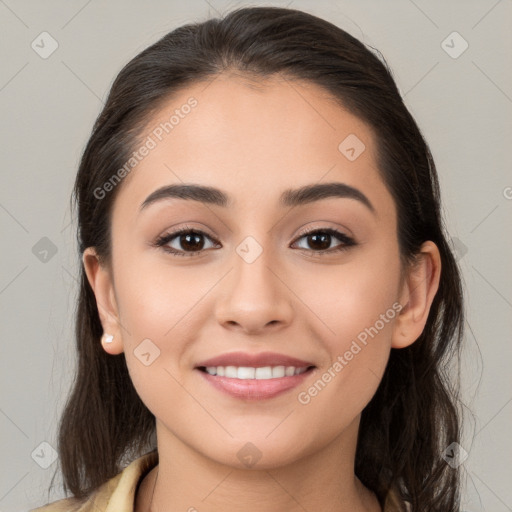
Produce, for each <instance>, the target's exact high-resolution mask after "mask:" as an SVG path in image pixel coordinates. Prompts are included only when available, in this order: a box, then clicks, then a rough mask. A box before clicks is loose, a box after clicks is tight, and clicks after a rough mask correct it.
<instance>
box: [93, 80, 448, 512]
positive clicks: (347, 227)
mask: <svg viewBox="0 0 512 512" xmlns="http://www.w3.org/2000/svg"><path fill="white" fill-rule="evenodd" d="M206 85H207V84H205V83H198V84H195V85H193V86H190V87H187V89H185V90H183V91H181V92H180V93H179V94H177V95H175V96H174V97H173V98H172V99H170V100H169V101H168V102H167V103H166V104H165V106H164V107H162V108H161V109H160V110H159V111H158V113H157V114H155V115H154V117H153V118H152V119H151V120H150V122H149V123H148V125H147V128H146V132H145V136H146V135H148V134H151V130H152V129H154V127H155V126H157V125H158V124H159V123H160V122H163V121H165V120H168V119H169V117H170V115H171V114H172V112H173V111H174V110H175V109H176V108H180V106H181V105H183V104H185V103H186V101H187V99H188V98H190V97H191V96H193V97H195V98H196V99H197V100H198V105H197V107H196V108H195V109H194V110H193V111H192V112H191V113H190V114H189V115H187V116H185V117H184V119H181V120H180V123H179V125H177V126H176V127H175V128H174V130H173V131H172V133H170V134H169V135H167V136H166V137H165V138H164V139H163V140H162V141H161V142H159V143H158V145H157V147H156V148H155V149H153V150H152V151H151V152H150V153H149V155H148V156H146V157H145V158H144V159H143V160H142V162H140V163H139V164H138V165H137V167H136V168H135V170H134V171H132V172H131V174H129V175H128V176H127V177H126V178H125V179H124V181H123V183H122V185H121V189H120V190H119V191H118V192H119V194H118V196H117V198H116V201H115V203H114V207H113V216H112V248H113V249H112V259H111V264H107V263H105V264H100V262H99V260H98V258H97V256H96V253H95V251H94V248H89V249H87V250H86V251H85V253H84V256H83V262H84V265H85V269H86V272H87V276H88V279H89V282H90V284H91V286H92V288H93V289H94V292H95V295H96V298H97V303H98V308H99V311H100V317H101V321H102V325H103V328H104V331H105V332H106V333H109V334H113V335H114V341H113V342H112V343H111V344H108V345H106V344H104V349H105V350H106V351H107V352H108V353H110V354H113V355H114V354H120V353H121V352H124V354H125V357H126V361H127V365H128V368H129V372H130V376H131V378H132V380H133V383H134V386H135V388H136V390H137V392H138V393H139V395H140V397H141V399H142V400H143V401H144V403H145V404H146V406H147V407H148V408H149V409H150V410H151V412H152V413H153V414H154V415H155V417H156V428H157V440H158V441H157V443H158V452H159V456H160V463H159V465H158V467H157V468H155V469H154V470H152V471H151V472H150V473H149V474H148V475H147V476H146V477H145V478H144V480H143V482H142V484H141V486H140V489H139V491H138V493H137V496H136V505H135V510H136V511H137V512H142V511H144V512H146V511H147V510H150V506H151V510H153V511H163V510H165V511H169V512H175V511H184V510H189V509H190V507H195V509H197V510H198V511H206V510H207V511H211V512H214V511H223V512H229V511H234V510H244V511H246V512H251V511H256V510H258V511H260V510H266V511H269V512H274V511H275V512H277V511H282V510H287V511H290V512H294V511H299V510H301V511H303V510H324V511H333V512H334V511H338V512H342V511H346V512H348V511H350V512H362V511H371V512H376V511H379V510H381V508H380V506H379V504H378V501H377V499H376V496H375V495H374V493H373V492H371V491H370V490H368V489H367V488H365V487H364V486H363V485H362V483H361V482H360V481H359V480H358V479H357V478H356V477H355V475H354V460H355V450H356V443H357V432H358V427H359V421H360V415H361V412H362V410H363V409H364V407H365V406H366V404H367V403H368V402H369V401H370V399H371V398H372V396H373V395H374V393H375V391H376V389H377V387H378V385H379V382H380V380H381V377H382V374H383V372H384V370H385V367H386V364H387V361H388V358H389V354H390V350H391V348H397V349H399V348H403V347H406V346H408V345H410V344H412V343H413V342H414V341H415V340H416V339H417V338H418V337H419V335H420V334H421V332H422V330H423V328H424V325H425V323H426V320H427V316H428V312H429V308H430V306H431V303H432V300H433V298H434V295H435V293H436V291H437V288H438V284H439V275H440V269H441V265H440V257H439V252H438V250H437V247H436V246H435V244H433V243H432V242H425V243H424V244H423V246H422V248H421V252H420V254H419V255H418V262H417V264H416V265H415V266H413V267H411V268H406V269H402V268H401V266H400V259H399V249H398V240H397V218H396V208H395V205H394V202H393V199H392V196H391V195H390V193H389V191H388V190H387V188H386V186H385V184H384V182H383V180H382V178H381V176H380V174H379V171H378V169H377V164H376V150H375V140H374V136H373V133H372V131H371V129H370V128H369V127H368V126H367V125H366V124H365V123H363V122H362V121H361V120H360V119H358V118H357V117H355V116H353V115H352V114H350V113H348V112H347V111H346V110H344V109H342V108H341V107H340V106H337V105H335V104H334V103H333V101H332V99H331V98H329V96H328V95H327V93H326V92H325V91H323V90H322V89H321V88H319V87H318V86H316V85H312V84H309V83H304V82H298V81H294V82H290V81H288V80H284V79H283V78H277V77H273V78H271V79H266V80H265V81H259V82H258V83H253V82H250V81H249V80H248V79H246V78H244V77H241V76H238V75H234V74H228V73H225V74H222V75H219V76H218V77H217V78H216V79H215V80H213V81H212V82H211V83H209V84H208V86H207V87H206ZM349 134H356V135H357V137H358V138H359V139H360V140H361V141H363V142H364V144H365V146H366V149H365V150H364V151H363V153H362V154H361V155H360V156H359V157H358V158H357V159H356V160H354V161H350V160H348V159H347V158H346V157H345V155H344V154H342V153H341V152H340V151H339V150H338V145H339V144H340V142H341V141H343V140H344V139H345V138H346V137H347V136H348V135H349ZM181 182H186V183H194V184H201V185H208V186H213V187H217V188H219V189H221V190H223V191H224V192H225V193H226V194H228V195H229V196H230V197H231V199H232V204H231V205H230V206H229V207H225V208H224V207H221V206H216V205H206V204H202V203H200V202H197V201H191V200H184V199H179V198H170V199H165V200H161V201H157V202H155V203H153V204H151V205H150V206H147V207H146V208H144V209H143V210H142V211H141V209H140V207H141V204H142V203H143V202H144V200H145V199H146V198H147V197H148V196H149V195H150V194H151V193H152V192H154V191H155V190H156V189H158V188H160V187H162V186H164V185H171V184H178V183H181ZM325 182H339V183H345V184H347V185H350V186H352V187H355V188H357V189H358V190H360V191H361V192H362V193H364V195H366V196H367V198H368V199H369V200H370V201H371V203H372V205H373V207H374V209H375V212H372V211H371V210H370V209H369V208H367V207H366V206H365V205H364V204H363V203H361V202H360V201H358V200H355V199H352V198H339V197H333V198H327V199H322V200H318V201H315V202H311V203H308V204H305V205H300V206H297V207H295V208H290V207H282V206H280V205H279V204H278V198H279V195H280V193H281V192H282V191H283V190H285V189H290V188H298V187H301V186H304V185H310V184H316V183H325ZM185 225H186V226H188V227H191V228H195V229H201V230H203V231H206V232H207V234H208V236H211V237H212V239H211V240H210V239H209V238H208V237H205V238H202V239H200V240H202V242H203V244H204V249H203V250H202V252H200V253H199V254H196V255H195V256H192V257H179V256H173V255H172V254H169V253H168V252H165V251H164V250H163V249H162V248H158V247H155V246H153V245H152V243H154V242H155V240H156V239H157V238H158V237H159V236H161V235H163V234H167V233H168V232H170V231H171V230H172V229H175V228H176V229H177V228H180V227H184V226H185ZM329 227H330V228H335V229H337V230H339V231H340V232H342V233H344V234H346V235H347V236H350V237H353V239H355V241H356V244H357V245H355V246H351V247H346V248H345V250H343V251H339V252H332V251H331V253H326V254H324V255H323V256H319V255H318V253H319V252H321V251H319V250H318V249H317V247H318V245H315V244H314V243H312V242H311V241H310V242H308V237H307V236H302V237H301V238H299V235H300V230H301V229H302V228H306V229H308V230H315V229H316V230H319V229H322V228H329ZM247 236H252V237H253V238H254V239H255V240H256V241H257V242H258V244H259V245H260V246H261V248H262V250H263V252H262V253H261V255H260V256H259V257H258V258H257V259H256V260H255V261H254V262H252V263H250V264H249V263H247V262H246V261H244V259H242V258H241V257H240V256H239V255H238V253H237V252H236V248H237V246H238V245H239V244H240V243H241V242H242V240H244V239H245V237H247ZM215 241H218V242H219V243H220V246H216V245H215V244H216V242H215ZM181 242H182V243H181V244H180V237H177V238H175V239H174V241H172V242H170V243H169V244H171V245H172V247H173V248H175V249H177V250H179V249H181V250H182V251H186V248H187V247H185V249H184V245H183V238H181ZM341 243H342V242H340V241H339V240H338V239H336V238H335V237H332V238H331V242H330V246H328V247H330V248H334V247H336V246H339V245H340V244H341ZM324 252H325V251H324ZM189 253H190V252H189ZM396 302H398V303H399V304H400V305H402V306H403V308H402V310H401V311H400V313H399V314H397V315H396V316H395V317H394V318H393V319H392V320H389V321H388V322H387V323H385V326H384V327H383V328H382V329H381V330H380V331H379V332H378V334H377V335H376V336H375V337H374V338H370V339H369V342H368V344H367V345H366V346H365V347H364V349H363V350H361V351H360V352H359V353H358V354H357V355H355V356H354V358H353V359H352V360H351V361H350V362H349V363H348V364H347V365H346V366H345V367H344V368H343V370H342V371H340V372H339V373H337V374H336V377H335V378H333V379H332V380H331V382H329V383H328V385H326V386H325V388H324V389H322V390H321V392H319V393H318V394H317V395H316V396H315V397H313V398H312V399H311V401H310V402H309V403H308V404H306V405H304V404H301V403H300V402H299V401H298V394H299V392H301V391H305V390H306V391H307V389H308V388H309V387H311V386H312V385H313V383H314V382H315V381H317V380H318V379H319V378H320V377H321V375H322V374H323V373H325V372H326V371H327V370H328V368H330V367H332V365H333V363H334V361H336V359H337V357H338V356H339V355H343V354H344V353H345V352H346V351H347V350H348V349H349V348H350V346H351V343H352V341H353V340H354V339H356V337H357V335H358V334H359V333H360V332H361V331H364V329H365V328H368V327H370V326H373V325H374V324H375V322H376V320H378V319H379V315H381V314H385V313H386V311H387V310H389V309H390V308H391V307H392V305H393V303H396ZM148 338H149V339H150V340H151V341H152V343H154V344H155V345H156V346H157V347H158V348H159V350H160V355H159V357H157V358H156V359H155V360H154V361H153V362H152V363H151V364H150V365H148V366H146V365H144V364H142V363H141V361H140V360H139V359H138V358H137V357H136V356H135V355H134V349H135V348H136V347H137V346H138V345H139V344H140V343H141V341H142V340H144V339H148ZM238 350H240V351H245V352H251V353H258V352H262V351H274V352H279V353H282V354H286V355H291V356H294V357H298V358H300V359H304V360H306V361H311V362H313V364H314V365H315V366H316V367H317V368H316V369H315V371H314V372H313V373H312V374H311V375H309V377H308V379H307V380H306V381H305V383H304V384H303V385H301V386H299V388H295V389H293V390H291V391H288V392H286V393H284V394H282V395H280V396H277V397H275V398H272V399H268V400H262V401H256V402H254V401H252V402H249V401H244V400H240V399H236V398H232V397H230V396H228V395H225V394H223V393H221V392H219V391H218V390H216V389H215V388H213V387H212V386H211V385H210V384H209V383H208V382H206V381H205V380H204V379H203V378H202V375H200V374H199V373H198V370H195V369H194V366H195V365H196V364H198V363H199V362H200V361H202V360H205V359H207V358H210V357H214V356H217V355H219V354H222V353H226V352H233V351H238ZM247 442H251V443H252V444H253V445H255V446H256V447H257V449H258V450H259V452H260V453H261V458H260V459H259V461H258V462H257V463H256V464H255V465H254V466H252V467H250V468H248V467H247V466H245V465H244V464H243V463H242V461H241V460H239V458H238V457H237V453H238V452H239V450H240V449H241V448H242V447H243V446H244V445H245V444H246V443H247ZM157 470H158V478H157V479H156V475H157ZM155 479H156V480H155ZM155 482H156V485H155ZM153 490H154V495H153ZM152 495H153V499H152ZM151 500H152V502H151Z"/></svg>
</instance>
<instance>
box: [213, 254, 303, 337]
mask: <svg viewBox="0 0 512 512" xmlns="http://www.w3.org/2000/svg"><path fill="white" fill-rule="evenodd" d="M232 261H233V266H234V268H233V270H232V271H231V272H230V273H229V275H228V276H226V279H224V280H223V286H222V288H221V289H220V290H219V296H218V300H217V301H216V317H217V321H218V322H219V323H220V324H221V325H222V326H223V327H225V328H227V329H231V330H237V331H239V332H244V333H246V334H265V333H268V332H270V331H272V332H275V331H276V330H279V329H282V328H283V327H285V326H287V325H289V324H290V322H291V319H292V316H293V308H292V303H291V298H292V296H293V293H292V292H291V291H290V289H289V288H288V286H287V285H286V278H285V276H280V275H279V274H280V272H279V271H278V268H277V266H276V265H275V260H271V257H270V255H269V254H267V252H266V251H263V252H262V254H261V255H260V256H259V257H258V258H257V259H256V260H255V261H253V262H252V263H248V262H247V261H246V260H244V259H243V258H242V257H240V256H239V255H238V254H234V257H233V260H232Z"/></svg>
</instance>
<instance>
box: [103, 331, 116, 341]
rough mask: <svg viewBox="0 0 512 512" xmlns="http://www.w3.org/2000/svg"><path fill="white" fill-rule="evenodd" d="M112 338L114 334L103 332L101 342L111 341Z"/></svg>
mask: <svg viewBox="0 0 512 512" xmlns="http://www.w3.org/2000/svg"><path fill="white" fill-rule="evenodd" d="M113 340H114V336H113V335H112V334H107V333H103V336H102V337H101V342H102V343H112V341H113Z"/></svg>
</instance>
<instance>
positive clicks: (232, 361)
mask: <svg viewBox="0 0 512 512" xmlns="http://www.w3.org/2000/svg"><path fill="white" fill-rule="evenodd" d="M207 366H248V367H253V368H261V367H263V366H294V367H295V368H304V367H308V366H314V365H313V363H309V362H307V361H304V360H302V359H297V358H296V357H291V356H287V355H284V354H278V353H277V352H260V353H259V354H249V353H246V352H229V353H227V354H221V355H219V356H216V357H212V358H211V359H207V360H205V361H202V362H200V363H199V364H198V365H196V368H200V367H207Z"/></svg>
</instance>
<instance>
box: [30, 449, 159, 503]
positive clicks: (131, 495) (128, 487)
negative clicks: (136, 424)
mask: <svg viewBox="0 0 512 512" xmlns="http://www.w3.org/2000/svg"><path fill="white" fill-rule="evenodd" d="M157 463H158V453H157V452H156V450H154V451H152V452H149V453H146V454H145V455H143V456H142V457H139V458H138V459H135V460H134V461H133V462H131V463H130V464H129V465H128V466H126V468H124V469H123V471H121V472H120V473H118V474H117V475H116V476H115V477H113V478H111V479H110V480H108V481H107V482H105V483H104V484H103V485H101V486H100V487H99V488H98V489H97V490H96V491H95V492H94V493H93V494H91V496H89V497H88V498H86V499H85V500H77V499H76V498H64V499H62V500H58V501H54V502H53V503H49V504H47V505H44V506H42V507H39V508H35V509H32V510H30V511H29V512H98V511H100V510H101V511H102V512H133V507H134V502H135V493H136V490H137V488H138V485H139V483H140V481H141V480H142V478H143V477H144V475H145V474H146V473H147V472H148V471H149V470H150V469H151V468H153V467H154V466H155V465H156V464H157Z"/></svg>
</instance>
